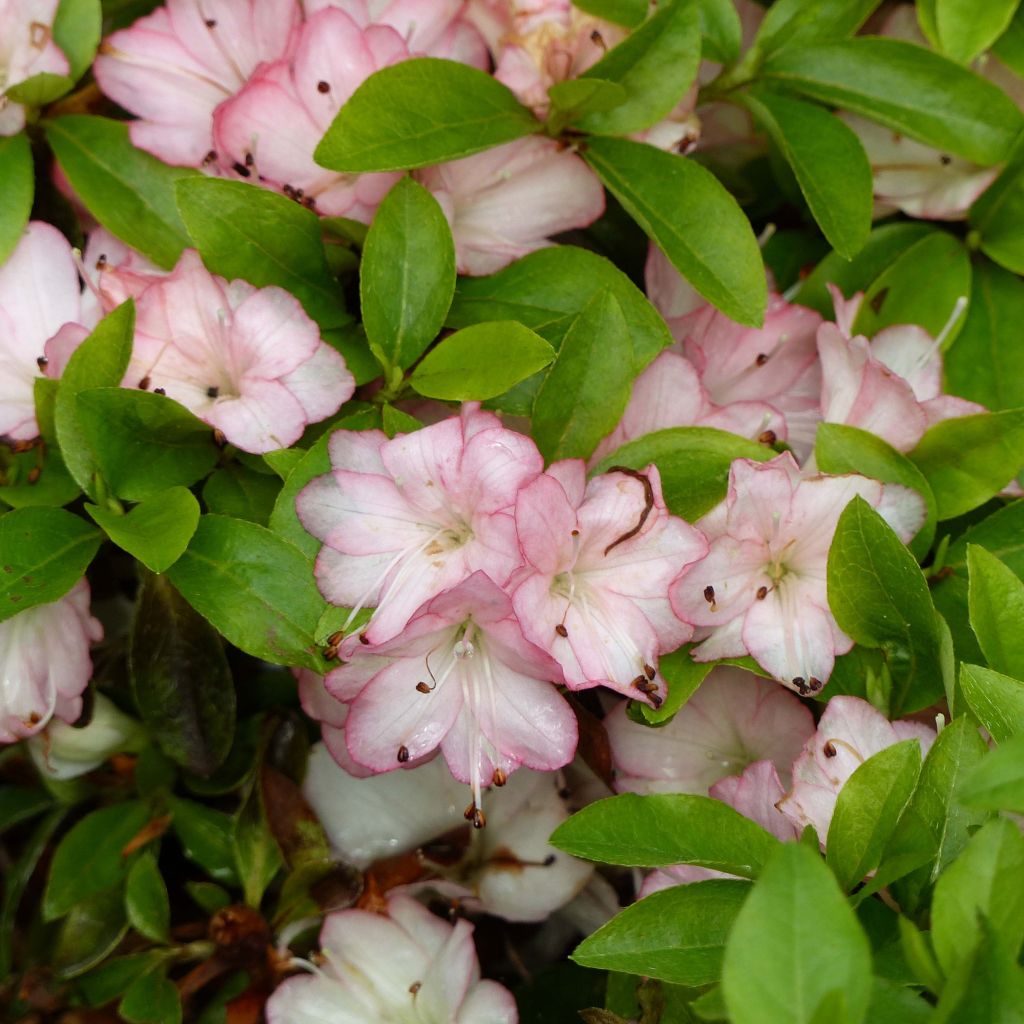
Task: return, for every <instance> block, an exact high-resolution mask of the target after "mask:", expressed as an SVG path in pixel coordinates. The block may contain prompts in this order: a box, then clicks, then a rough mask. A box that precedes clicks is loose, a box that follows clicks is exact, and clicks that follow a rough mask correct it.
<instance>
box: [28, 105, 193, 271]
mask: <svg viewBox="0 0 1024 1024" xmlns="http://www.w3.org/2000/svg"><path fill="white" fill-rule="evenodd" d="M46 138H47V140H48V141H49V143H50V145H51V146H52V147H53V151H54V153H55V154H56V156H57V160H58V162H59V163H60V166H61V169H62V170H63V171H64V173H65V174H66V175H67V177H68V181H69V182H70V183H71V187H72V188H73V189H74V190H75V192H76V193H77V194H78V196H79V197H80V198H81V200H82V202H83V203H84V204H85V205H86V207H87V208H88V210H89V212H90V213H91V214H92V215H93V216H94V217H95V218H96V219H97V220H98V221H99V222H100V223H101V224H102V225H103V226H104V227H105V228H106V229H107V230H108V231H110V232H111V233H112V234H114V235H117V237H118V238H120V239H121V241H123V242H125V243H127V244H128V245H130V246H131V247H132V248H133V249H138V250H139V252H141V253H143V254H144V255H145V256H148V257H149V258H150V259H151V260H152V261H153V262H154V263H156V264H158V265H159V266H161V267H165V268H169V267H173V266H174V264H175V263H176V262H177V261H178V257H179V256H180V255H181V250H182V249H184V248H186V247H187V246H189V245H190V244H191V243H190V241H189V237H188V232H187V231H186V230H185V225H184V223H183V222H182V220H181V217H180V215H179V214H178V207H177V205H176V203H175V199H174V186H175V183H176V182H178V181H180V180H181V179H182V178H189V177H198V176H199V172H198V171H195V170H192V169H190V168H185V167H168V166H167V164H164V163H161V162H160V161H159V160H157V159H156V158H155V157H152V156H150V155H149V154H148V153H143V152H142V150H140V149H136V148H135V147H134V146H133V145H132V144H131V142H130V141H129V139H128V125H127V124H125V122H123V121H111V120H109V119H108V118H105V117H93V116H91V115H84V114H71V115H68V116H66V117H58V118H56V119H55V120H53V121H49V122H47V124H46Z"/></svg>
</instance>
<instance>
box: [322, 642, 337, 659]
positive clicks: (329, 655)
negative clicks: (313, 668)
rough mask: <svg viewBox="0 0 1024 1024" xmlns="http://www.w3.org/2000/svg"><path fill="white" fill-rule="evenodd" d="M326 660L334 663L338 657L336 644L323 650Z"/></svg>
mask: <svg viewBox="0 0 1024 1024" xmlns="http://www.w3.org/2000/svg"><path fill="white" fill-rule="evenodd" d="M323 655H324V660H325V661H333V660H334V659H335V658H336V657H337V656H338V648H337V647H335V646H334V644H328V645H327V646H326V647H325V648H324V650H323Z"/></svg>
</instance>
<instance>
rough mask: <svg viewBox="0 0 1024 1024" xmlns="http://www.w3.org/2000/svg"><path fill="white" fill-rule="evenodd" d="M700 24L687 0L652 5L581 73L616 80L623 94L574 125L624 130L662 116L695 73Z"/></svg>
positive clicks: (617, 132)
mask: <svg viewBox="0 0 1024 1024" xmlns="http://www.w3.org/2000/svg"><path fill="white" fill-rule="evenodd" d="M700 27H701V21H700V11H699V10H698V5H697V4H696V3H693V2H690V0H684V2H682V3H670V4H666V5H664V6H661V7H659V8H657V9H656V10H655V13H654V14H653V15H652V16H651V17H650V18H648V19H647V20H646V21H645V22H644V23H643V24H642V25H641V26H639V28H637V29H635V30H634V31H633V32H631V33H630V34H629V35H628V36H626V38H625V39H624V40H623V41H622V42H621V43H619V44H618V45H617V46H614V47H613V48H612V49H611V50H609V51H608V53H606V54H605V55H604V57H602V58H601V60H599V61H598V62H597V63H596V64H594V65H593V66H592V67H590V68H588V69H587V70H586V71H585V72H584V73H583V77H584V78H595V79H598V80H600V81H605V82H614V83H616V84H618V85H621V86H622V87H623V88H624V89H625V90H626V94H627V96H626V99H625V101H624V102H623V103H622V104H620V105H619V106H617V107H614V108H613V109H612V110H609V111H606V112H593V113H590V114H588V115H586V116H585V117H581V118H580V119H579V120H578V121H577V122H576V124H577V125H578V127H580V128H582V129H583V130H584V131H588V132H594V133H596V134H598V135H628V134H629V133H630V132H639V131H643V130H644V129H646V128H650V127H651V125H653V124H656V123H657V122H658V121H660V120H661V119H662V118H663V117H666V116H667V115H668V114H669V112H670V111H671V110H672V108H673V107H674V106H675V105H676V104H677V103H678V102H679V101H680V100H681V99H682V98H683V95H684V93H685V92H686V90H687V89H689V87H690V85H691V83H692V82H693V80H694V79H695V78H696V77H697V66H698V65H699V64H700Z"/></svg>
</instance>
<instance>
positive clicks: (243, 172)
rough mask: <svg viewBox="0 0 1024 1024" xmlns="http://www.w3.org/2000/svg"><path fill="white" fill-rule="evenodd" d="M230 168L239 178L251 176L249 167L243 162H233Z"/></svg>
mask: <svg viewBox="0 0 1024 1024" xmlns="http://www.w3.org/2000/svg"><path fill="white" fill-rule="evenodd" d="M231 169H232V170H233V171H234V172H235V174H237V175H238V176H239V177H240V178H248V177H251V175H252V171H250V170H249V168H248V167H246V166H245V164H240V163H234V164H232V165H231Z"/></svg>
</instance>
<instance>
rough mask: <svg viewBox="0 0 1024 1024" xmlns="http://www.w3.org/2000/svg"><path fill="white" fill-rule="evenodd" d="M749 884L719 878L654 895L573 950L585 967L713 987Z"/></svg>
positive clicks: (625, 912)
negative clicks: (730, 932)
mask: <svg viewBox="0 0 1024 1024" xmlns="http://www.w3.org/2000/svg"><path fill="white" fill-rule="evenodd" d="M749 892H750V883H749V882H740V881H729V880H725V879H714V880H711V881H707V882H694V883H693V884H692V885H677V886H674V887H672V888H670V889H664V890H662V891H661V892H656V893H652V894H651V895H650V896H647V897H646V898H645V899H642V900H640V902H639V903H634V904H633V905H632V906H630V907H627V908H626V909H625V910H623V911H622V912H621V913H619V914H617V915H616V916H615V917H613V918H612V919H611V921H609V922H608V923H607V924H606V925H604V926H602V927H601V928H599V929H598V930H597V931H596V932H594V933H593V934H592V935H591V936H590V937H589V938H586V939H584V940H583V942H582V943H580V945H578V946H577V947H576V949H575V950H574V951H573V954H572V958H573V960H575V961H576V963H578V964H582V965H583V966H584V967H594V968H597V969H599V970H609V971H623V972H625V973H627V974H642V975H644V976H645V977H648V978H659V979H661V980H662V981H670V982H673V983H675V984H677V985H689V986H692V987H696V986H698V985H710V984H711V983H713V982H715V981H718V978H719V975H720V972H721V969H722V954H723V952H724V950H725V940H726V937H727V936H728V934H729V929H730V928H731V927H732V923H733V921H734V920H735V919H736V915H737V914H738V913H739V910H740V907H741V906H743V901H744V900H745V899H746V898H747V894H748V893H749Z"/></svg>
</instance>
